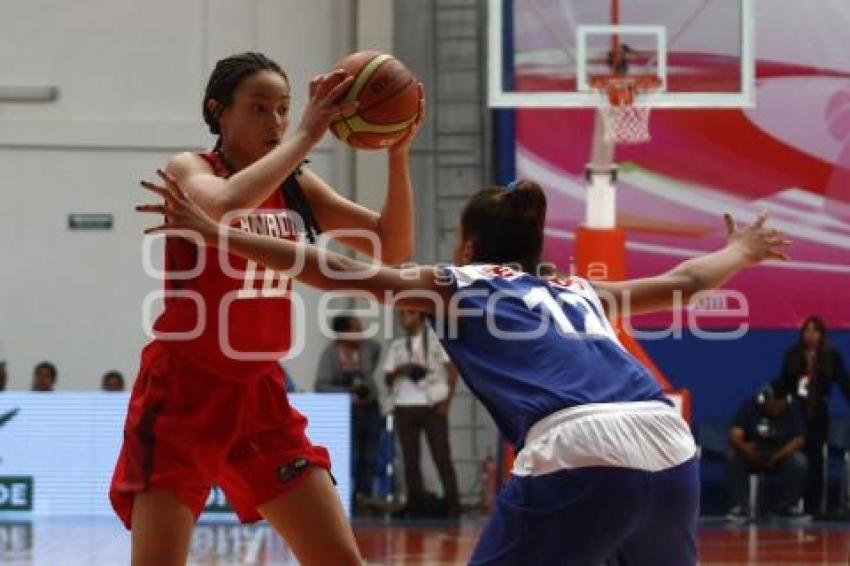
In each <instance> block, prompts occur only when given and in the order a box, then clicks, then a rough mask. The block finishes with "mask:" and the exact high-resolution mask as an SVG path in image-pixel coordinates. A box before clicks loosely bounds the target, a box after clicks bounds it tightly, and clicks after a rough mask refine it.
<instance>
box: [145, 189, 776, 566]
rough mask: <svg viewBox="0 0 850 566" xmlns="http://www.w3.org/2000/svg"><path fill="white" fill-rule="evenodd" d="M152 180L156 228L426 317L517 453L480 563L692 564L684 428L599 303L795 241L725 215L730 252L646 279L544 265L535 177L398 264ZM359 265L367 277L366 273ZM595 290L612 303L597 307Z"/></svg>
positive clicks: (484, 201) (656, 305)
mask: <svg viewBox="0 0 850 566" xmlns="http://www.w3.org/2000/svg"><path fill="white" fill-rule="evenodd" d="M163 181H164V182H163V184H161V185H156V184H153V183H147V182H145V183H143V184H145V186H147V187H148V188H149V189H151V190H152V191H154V192H155V193H157V194H159V195H160V196H162V197H163V198H164V203H163V204H156V205H145V206H141V207H139V208H140V210H142V211H145V212H154V213H159V214H165V215H166V221H165V224H163V225H161V226H158V227H156V228H151V229H149V231H150V232H156V231H165V232H169V231H173V230H180V229H190V230H195V231H197V232H199V233H200V234H201V235H202V236H203V237H204V238H205V240H206V241H207V242H208V244H209V245H217V246H219V247H223V246H226V247H227V249H228V251H230V252H232V253H236V254H237V255H241V256H243V257H246V258H249V259H252V260H255V261H257V262H259V263H262V264H264V265H266V266H268V267H269V268H272V269H279V270H284V271H285V270H289V269H290V268H292V267H293V266H294V265H299V264H300V263H301V262H300V260H301V259H303V267H301V268H300V270H299V271H298V272H296V273H290V275H292V276H294V277H296V278H298V279H300V280H301V281H302V282H303V283H306V284H308V285H312V286H315V287H318V288H322V289H333V290H342V289H349V290H357V291H361V292H362V291H365V292H368V293H371V294H373V295H374V296H375V297H376V298H377V299H378V300H380V301H383V302H385V303H388V304H391V305H392V306H394V307H399V308H414V309H419V310H422V311H425V312H427V313H428V314H429V315H430V316H431V318H432V321H433V324H434V327H435V330H436V331H437V334H438V335H439V336H440V339H441V340H442V342H443V345H444V347H445V349H446V351H447V352H448V354H449V356H450V357H451V359H452V361H453V362H454V364H455V365H456V366H457V368H458V370H459V373H460V374H461V376H462V377H463V379H464V380H465V381H466V383H467V384H468V386H469V388H470V389H471V390H472V391H473V392H474V394H475V395H476V396H477V397H478V398H479V399H480V400H481V401H482V403H483V404H484V405H485V406H486V407H487V409H488V411H489V412H490V414H491V415H492V416H493V419H494V420H495V421H496V423H497V425H498V427H499V430H500V431H501V433H502V434H503V435H504V436H505V437H507V438H508V439H510V441H511V442H513V443H514V445H515V446H516V447H517V448H518V450H519V452H518V454H517V458H516V461H515V464H514V468H513V472H512V476H511V478H510V481H509V482H508V483H507V484H506V485H505V486H504V488H503V489H502V491H501V492H500V494H499V496H498V500H497V503H496V507H495V509H494V511H493V513H492V515H491V517H490V518H489V521H488V523H487V525H486V526H485V528H484V532H483V534H482V535H481V539H480V540H479V542H478V545H477V547H476V549H475V551H474V554H473V556H472V558H471V560H470V563H471V564H500V565H501V564H506V565H513V564H516V565H530V564H534V565H535V566H537V565H549V564H551V565H558V566H565V565H576V566H597V565H599V564H617V565H628V566H634V565H638V566H668V565H669V566H686V565H689V564H695V563H696V560H697V550H696V527H697V525H696V523H697V513H698V500H699V484H698V473H697V463H696V460H695V453H696V448H695V445H694V440H693V437H692V436H691V433H690V431H689V428H688V426H687V424H686V423H685V422H684V421H683V420H682V418H681V417H680V416H679V414H678V412H677V411H676V410H675V409H674V408H673V407H672V406H671V404H670V403H669V402H668V401H667V400H666V399H665V397H664V395H663V394H662V391H661V389H660V387H659V386H658V384H657V383H656V382H655V380H654V379H653V377H652V375H651V374H650V373H649V371H647V369H646V368H644V367H643V366H642V365H641V364H640V363H639V362H638V361H637V360H635V358H634V357H632V356H631V355H630V354H629V353H628V352H627V351H626V350H625V349H624V348H623V347H622V346H621V344H620V342H619V341H618V339H617V336H616V334H615V332H614V330H613V329H612V327H611V325H610V324H609V322H608V320H607V318H606V313H607V312H608V311H609V310H610V309H611V308H612V305H614V304H617V305H624V304H626V303H627V304H628V305H629V306H630V312H631V313H633V314H634V313H640V312H648V311H652V310H658V309H663V308H669V307H670V306H673V304H674V298H675V297H676V296H677V295H678V296H680V297H683V298H684V299H685V300H687V299H688V298H689V297H690V296H692V295H693V294H694V293H696V292H698V291H702V290H707V289H711V288H714V287H717V286H719V285H721V284H723V283H724V282H725V281H726V280H728V279H729V278H730V277H732V276H733V275H735V274H736V273H737V272H738V271H740V270H742V269H744V268H745V267H747V266H749V265H753V264H757V263H759V262H761V261H762V260H767V259H787V257H786V256H785V254H784V253H783V249H784V247H785V246H787V245H788V243H789V242H787V241H786V240H784V239H783V236H782V235H781V234H780V233H779V232H778V231H776V230H772V229H768V228H766V227H765V226H764V223H765V216H760V217H759V218H758V219H757V220H756V221H755V223H754V224H752V225H751V226H749V227H746V228H738V227H737V226H736V225H735V223H734V221H733V220H732V219H731V217H729V216H728V215H727V216H726V223H727V229H728V232H729V240H728V243H727V245H726V246H725V247H723V248H722V249H720V250H718V251H716V252H713V253H710V254H706V255H703V256H700V257H697V258H694V259H691V260H688V261H686V262H684V263H682V264H680V265H679V266H677V267H675V268H674V269H672V270H671V271H669V272H667V273H665V274H662V275H659V276H656V277H651V278H646V279H639V280H632V281H623V282H593V283H590V282H588V281H585V280H583V279H580V278H577V277H568V278H561V277H557V276H553V275H549V274H546V275H542V274H539V273H538V268H539V267H540V263H541V261H540V254H541V250H542V246H543V226H544V221H545V215H546V199H545V196H544V194H543V192H542V190H541V189H540V187H539V186H538V185H537V184H535V183H533V182H530V181H522V182H518V183H512V185H511V186H509V187H506V188H502V187H494V188H489V189H485V190H482V191H480V192H479V193H477V194H476V195H475V196H473V197H472V198H471V199H470V201H469V202H468V203H467V205H466V207H465V209H464V211H463V213H462V216H461V222H460V230H459V236H460V237H459V239H458V243H457V247H456V251H455V257H454V265H453V266H449V267H436V266H431V267H418V268H415V269H411V270H404V271H400V270H397V269H393V268H390V267H385V266H377V265H372V266H369V265H366V264H364V263H361V262H359V261H357V260H353V259H350V258H347V257H344V256H341V255H337V254H333V253H331V252H328V251H326V250H322V249H318V248H316V247H312V246H308V245H306V244H303V243H295V242H291V241H286V240H280V239H273V238H268V237H264V236H259V235H253V234H249V233H246V232H242V231H240V230H238V229H234V228H228V227H224V226H219V225H217V224H216V223H215V222H214V221H213V220H211V219H210V218H209V217H207V216H206V215H205V214H204V212H203V211H202V210H201V209H200V208H198V207H197V206H196V205H195V204H194V203H193V202H192V201H191V200H189V199H188V198H187V197H186V196H185V194H184V193H183V192H182V190H181V189H180V187H179V186H178V185H177V184H176V182H175V181H174V180H173V179H171V178H169V177H168V176H167V175H163ZM357 272H359V273H357ZM600 295H601V296H603V297H604V298H605V301H604V302H603V301H602V300H600Z"/></svg>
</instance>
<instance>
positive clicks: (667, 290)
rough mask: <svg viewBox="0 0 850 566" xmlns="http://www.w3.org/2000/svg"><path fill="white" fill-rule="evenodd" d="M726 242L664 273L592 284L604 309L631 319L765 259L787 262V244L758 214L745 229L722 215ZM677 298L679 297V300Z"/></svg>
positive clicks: (691, 294)
mask: <svg viewBox="0 0 850 566" xmlns="http://www.w3.org/2000/svg"><path fill="white" fill-rule="evenodd" d="M724 219H725V221H726V228H727V231H728V233H729V241H728V243H727V244H726V246H725V247H723V248H722V249H720V250H717V251H716V252H712V253H709V254H705V255H702V256H699V257H695V258H693V259H689V260H687V261H685V262H682V263H680V264H679V265H677V266H676V267H674V268H673V269H671V270H670V271H668V272H667V273H664V274H661V275H657V276H655V277H646V278H643V279H632V280H629V281H611V282H609V281H593V282H592V283H593V286H594V287H595V288H596V290H597V291H598V292H599V295H600V297H601V298H602V300H603V304H604V305H605V307H606V309H608V310H609V311H610V310H612V309H613V310H616V311H617V312H615V313H613V314H617V315H630V314H641V313H646V312H652V311H657V310H663V309H667V308H670V307H672V306H674V304H676V301H677V300H682V301H684V302H687V301H688V300H690V298H691V297H692V296H693V295H695V294H696V293H698V292H700V291H707V290H709V289H714V288H716V287H719V286H720V285H723V284H724V283H725V282H726V281H728V280H729V279H730V278H732V276H734V275H735V274H736V273H738V272H739V271H741V270H742V269H744V268H745V267H748V266H751V265H755V264H758V263H760V262H762V261H764V260H768V259H779V260H787V259H788V256H786V255H785V254H784V253H783V251H782V250H783V249H784V248H785V247H786V246H787V245H789V244H790V242H789V241H787V240H785V239H784V237H783V236H782V234H781V233H780V232H779V231H778V230H775V229H769V228H765V227H764V223H765V221H766V220H767V215H765V214H761V215H759V217H758V218H757V219H756V221H755V222H754V223H753V224H752V225H751V226H748V227H746V228H739V227H737V226H736V225H735V221H734V220H733V219H732V217H731V216H730V215H728V214H726V215H724ZM678 297H681V299H679V298H678Z"/></svg>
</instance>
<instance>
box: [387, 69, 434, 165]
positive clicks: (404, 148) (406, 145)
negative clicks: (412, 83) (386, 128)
mask: <svg viewBox="0 0 850 566" xmlns="http://www.w3.org/2000/svg"><path fill="white" fill-rule="evenodd" d="M418 86H419V113H418V114H417V115H416V120H415V121H414V122H413V124H411V126H410V128H409V129H408V130H407V133H406V134H404V135H403V136H402V137H400V138H399V139H398V141H396V142H395V143H394V144H393V145H391V146H390V147H389V148H388V149H387V151H388V152H389V153H391V154H392V153H406V152H408V151H410V146H411V144H413V140H414V139H415V138H416V134H418V133H419V126H420V125H421V124H422V120H424V119H425V87H424V86H423V85H422V83H421V82H420V83H418Z"/></svg>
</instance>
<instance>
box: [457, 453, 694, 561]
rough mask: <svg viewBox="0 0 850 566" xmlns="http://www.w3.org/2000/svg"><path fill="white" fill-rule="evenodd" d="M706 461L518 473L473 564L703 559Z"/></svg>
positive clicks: (500, 499) (502, 496) (502, 495)
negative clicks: (699, 534)
mask: <svg viewBox="0 0 850 566" xmlns="http://www.w3.org/2000/svg"><path fill="white" fill-rule="evenodd" d="M698 511H699V468H698V465H697V462H696V459H695V458H692V459H690V460H688V461H686V462H684V463H683V464H680V465H678V466H675V467H673V468H669V469H667V470H662V471H660V472H645V471H640V470H635V469H631V468H614V467H588V468H575V469H568V470H561V471H558V472H553V473H549V474H545V475H538V476H512V477H511V479H510V481H509V482H508V483H507V484H506V485H505V486H504V488H503V489H502V491H501V493H500V494H499V497H498V499H497V502H496V508H495V509H494V511H493V513H492V515H491V516H490V518H489V520H488V522H487V525H486V526H485V528H484V532H483V533H482V535H481V539H480V540H479V541H478V545H477V546H476V548H475V552H474V553H473V556H472V559H471V560H470V564H475V565H478V564H488V565H493V564H499V565H514V564H515V565H529V564H534V565H535V566H545V565H550V564H551V565H553V566H554V565H557V566H600V565H602V564H607V565H610V566H615V565H616V566H689V565H693V564H696V561H697V549H696V528H697V514H698Z"/></svg>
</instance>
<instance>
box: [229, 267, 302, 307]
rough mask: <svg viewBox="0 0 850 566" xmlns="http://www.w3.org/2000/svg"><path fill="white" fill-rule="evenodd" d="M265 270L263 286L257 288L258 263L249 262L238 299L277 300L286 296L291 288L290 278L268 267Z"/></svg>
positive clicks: (263, 268)
mask: <svg viewBox="0 0 850 566" xmlns="http://www.w3.org/2000/svg"><path fill="white" fill-rule="evenodd" d="M261 269H262V270H263V275H262V278H263V286H262V287H260V288H259V289H257V288H256V284H255V281H256V279H257V262H256V261H248V263H247V265H246V266H245V279H244V282H243V283H242V288H241V289H239V292H238V293H237V295H236V297H237V298H239V299H257V298H260V297H262V298H264V299H275V298H280V297H284V296H286V293H287V288H288V287H289V277H287V276H285V275H283V274H282V273H280V272H279V271H274V270H272V269H268V268H266V267H262V266H261Z"/></svg>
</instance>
